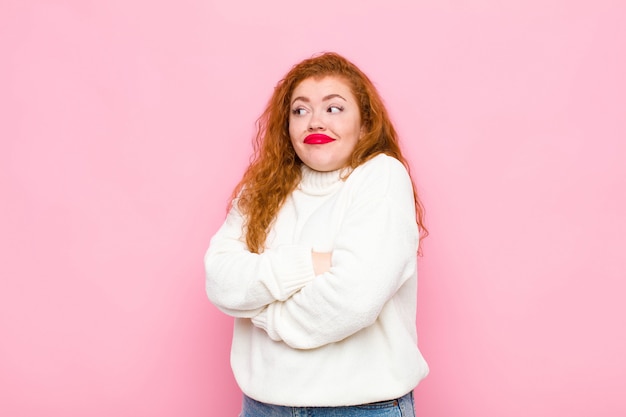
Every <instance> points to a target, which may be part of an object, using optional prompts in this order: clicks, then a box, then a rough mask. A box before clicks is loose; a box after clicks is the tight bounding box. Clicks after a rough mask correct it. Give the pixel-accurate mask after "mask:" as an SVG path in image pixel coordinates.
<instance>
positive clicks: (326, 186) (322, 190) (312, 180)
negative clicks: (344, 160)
mask: <svg viewBox="0 0 626 417" xmlns="http://www.w3.org/2000/svg"><path fill="white" fill-rule="evenodd" d="M347 173H348V168H343V169H338V170H336V171H328V172H321V171H315V170H313V169H311V168H309V167H308V166H306V165H305V164H302V180H301V181H300V185H299V186H298V188H299V189H300V190H301V191H302V192H304V193H306V194H312V195H324V194H328V193H330V192H332V191H334V190H335V188H336V187H337V186H339V184H340V183H341V182H342V181H343V180H342V175H345V174H347Z"/></svg>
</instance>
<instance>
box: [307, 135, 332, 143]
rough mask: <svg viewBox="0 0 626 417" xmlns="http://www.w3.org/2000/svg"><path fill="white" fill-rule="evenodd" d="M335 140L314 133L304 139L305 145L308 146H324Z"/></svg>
mask: <svg viewBox="0 0 626 417" xmlns="http://www.w3.org/2000/svg"><path fill="white" fill-rule="evenodd" d="M334 140H335V139H333V138H331V137H330V136H326V135H324V134H321V133H313V134H311V135H309V136H307V137H306V138H304V143H306V144H307V145H323V144H325V143H329V142H333V141H334Z"/></svg>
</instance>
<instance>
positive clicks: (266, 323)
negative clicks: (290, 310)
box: [252, 302, 282, 342]
mask: <svg viewBox="0 0 626 417" xmlns="http://www.w3.org/2000/svg"><path fill="white" fill-rule="evenodd" d="M281 304H282V303H280V302H275V303H272V304H270V305H268V306H267V308H265V309H263V311H261V312H260V313H259V314H257V315H256V316H254V317H252V324H254V325H255V326H256V327H258V328H259V329H262V330H265V332H266V333H267V335H268V336H269V337H270V339H272V340H274V341H275V342H280V341H281V340H282V339H281V338H280V336H279V335H278V333H276V331H275V330H274V328H273V326H271V324H270V320H271V317H272V314H274V312H275V309H277V308H278V309H280V305H281Z"/></svg>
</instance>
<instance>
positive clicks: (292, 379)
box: [205, 53, 428, 417]
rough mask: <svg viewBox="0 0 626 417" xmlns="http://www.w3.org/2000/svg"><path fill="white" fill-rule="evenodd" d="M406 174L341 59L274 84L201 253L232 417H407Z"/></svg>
mask: <svg viewBox="0 0 626 417" xmlns="http://www.w3.org/2000/svg"><path fill="white" fill-rule="evenodd" d="M406 165H407V164H406V161H405V159H404V158H403V156H402V154H401V152H400V148H399V146H398V139H397V135H396V132H395V130H394V128H393V126H392V124H391V122H390V120H389V117H388V115H387V111H386V110H385V107H384V106H383V103H382V100H381V99H380V97H379V95H378V93H377V91H376V89H375V88H374V86H373V84H372V83H371V81H370V80H369V79H368V78H367V76H366V75H365V74H363V73H362V72H361V71H360V70H359V69H358V68H357V67H356V66H355V65H354V64H352V63H350V62H349V61H347V60H346V59H345V58H343V57H341V56H340V55H337V54H335V53H325V54H322V55H319V56H316V57H313V58H311V59H307V60H304V61H302V62H301V63H299V64H297V65H296V66H294V67H293V68H292V69H291V71H289V73H288V74H287V75H286V76H285V78H284V79H283V80H281V81H280V82H279V83H278V85H277V87H276V89H275V91H274V94H273V96H272V98H271V99H270V102H269V104H268V106H267V108H266V110H265V112H264V113H263V115H262V116H261V118H260V119H259V123H258V134H257V140H256V145H255V157H254V159H253V161H252V163H251V164H250V166H249V167H248V169H247V171H246V173H245V174H244V176H243V179H242V180H241V182H240V183H239V185H238V186H237V187H236V188H235V190H234V192H233V199H232V203H231V209H230V211H229V213H228V216H227V218H226V221H225V223H224V224H223V226H222V227H221V228H220V229H219V231H218V232H217V234H216V235H215V236H214V237H213V238H212V239H211V243H210V246H209V249H208V251H207V253H206V256H205V267H206V279H207V280H206V289H207V294H208V296H209V299H210V300H211V301H212V302H213V303H214V304H215V305H216V306H217V307H218V308H219V309H221V310H222V311H223V312H225V313H226V314H229V315H231V316H234V317H235V318H236V320H235V330H234V334H233V344H232V352H231V365H232V368H233V372H234V375H235V378H236V380H237V383H238V384H239V386H240V387H241V389H242V391H243V393H244V401H243V411H242V414H241V416H242V417H256V416H282V415H285V416H287V415H288V416H291V415H292V413H294V412H295V413H296V414H294V415H314V416H318V417H323V416H360V415H363V416H413V415H414V412H413V396H412V390H413V388H414V387H415V386H416V385H417V384H418V382H419V381H420V380H421V379H422V378H424V377H425V376H426V374H427V373H428V366H427V365H426V362H425V361H424V359H423V357H422V355H421V354H420V352H419V350H418V348H417V335H416V330H415V313H416V290H417V256H416V255H417V250H418V241H419V231H422V234H424V232H425V229H424V227H423V223H422V218H423V210H422V206H421V204H420V201H419V199H418V198H417V194H416V193H415V187H414V185H413V182H412V180H411V178H410V176H409V173H408V168H407V167H406ZM294 407H296V408H301V409H300V410H297V409H294ZM305 408H306V409H305ZM298 412H299V413H300V414H298ZM303 413H308V414H303Z"/></svg>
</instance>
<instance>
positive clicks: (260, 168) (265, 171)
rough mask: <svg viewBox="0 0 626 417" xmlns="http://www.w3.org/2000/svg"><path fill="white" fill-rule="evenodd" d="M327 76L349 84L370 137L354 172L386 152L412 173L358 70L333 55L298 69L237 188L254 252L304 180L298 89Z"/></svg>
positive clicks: (360, 146) (283, 87) (275, 101)
mask: <svg viewBox="0 0 626 417" xmlns="http://www.w3.org/2000/svg"><path fill="white" fill-rule="evenodd" d="M326 76H335V77H340V78H341V79H343V80H344V81H346V82H347V83H348V85H349V86H350V87H351V89H352V93H353V94H354V97H355V98H356V101H357V103H358V104H359V110H360V114H361V123H362V124H363V126H364V127H365V134H364V135H363V137H362V138H361V139H360V140H359V141H358V142H357V145H356V147H355V148H354V151H353V152H352V157H351V159H350V161H349V165H350V166H351V167H352V168H356V167H357V166H359V165H361V164H363V163H364V162H366V161H368V160H369V159H371V158H373V157H374V156H376V155H378V154H381V153H384V154H387V155H389V156H392V157H394V158H396V159H398V160H399V161H400V162H402V164H404V166H405V167H406V169H407V170H408V171H409V175H410V169H409V165H408V163H407V161H406V159H405V158H404V157H403V156H402V152H401V150H400V146H399V144H398V135H397V133H396V130H395V129H394V127H393V125H392V123H391V120H390V119H389V115H388V114H387V110H386V109H385V106H384V105H383V101H382V99H381V98H380V96H379V94H378V92H377V91H376V88H375V87H374V85H373V84H372V82H371V81H370V80H369V78H368V77H367V76H366V75H365V74H364V73H363V72H362V71H361V70H360V69H359V68H357V66H356V65H354V64H353V63H351V62H350V61H348V60H347V59H345V58H344V57H342V56H341V55H339V54H336V53H333V52H327V53H323V54H321V55H317V56H314V57H312V58H309V59H305V60H304V61H302V62H300V63H298V64H296V65H295V66H294V67H293V68H292V69H291V70H290V71H289V72H288V73H287V75H286V76H285V77H284V78H283V79H282V80H280V81H279V82H278V84H277V85H276V88H275V89H274V94H273V95H272V97H271V98H270V100H269V102H268V104H267V107H266V108H265V111H264V112H263V114H262V115H261V116H260V117H259V119H258V120H257V134H256V138H255V141H254V153H253V155H252V157H251V162H250V165H249V166H248V168H247V170H246V172H245V173H244V175H243V178H242V179H241V181H240V182H239V184H238V185H237V186H236V187H235V190H234V191H233V194H232V198H231V205H232V204H235V203H236V204H237V207H238V208H239V210H240V211H241V213H242V214H243V215H244V217H245V219H246V223H245V232H244V233H245V239H246V244H247V245H248V249H249V250H250V251H251V252H254V253H261V252H263V249H264V246H265V240H266V239H267V235H268V232H269V229H270V227H271V225H272V222H273V221H274V219H275V218H276V215H277V214H278V211H279V210H280V208H281V206H282V205H283V203H284V202H285V199H286V198H287V196H288V195H289V194H290V193H291V192H292V191H293V190H294V189H295V188H296V187H297V185H298V183H299V181H300V178H301V168H300V167H301V165H302V161H301V160H300V158H299V157H298V155H296V152H295V150H294V148H293V146H292V144H291V140H290V137H289V111H290V105H291V104H290V101H291V96H292V93H293V91H294V89H295V88H296V87H297V86H298V84H300V82H302V81H303V80H305V79H307V78H310V77H313V78H316V79H319V78H323V77H326ZM411 182H412V184H413V196H414V199H415V209H416V213H417V216H416V220H417V224H418V227H419V230H420V235H421V236H422V237H425V236H426V235H427V234H428V231H427V229H426V227H425V226H424V208H423V206H422V203H421V201H420V200H419V198H418V195H417V191H416V189H415V183H414V182H413V180H411Z"/></svg>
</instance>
